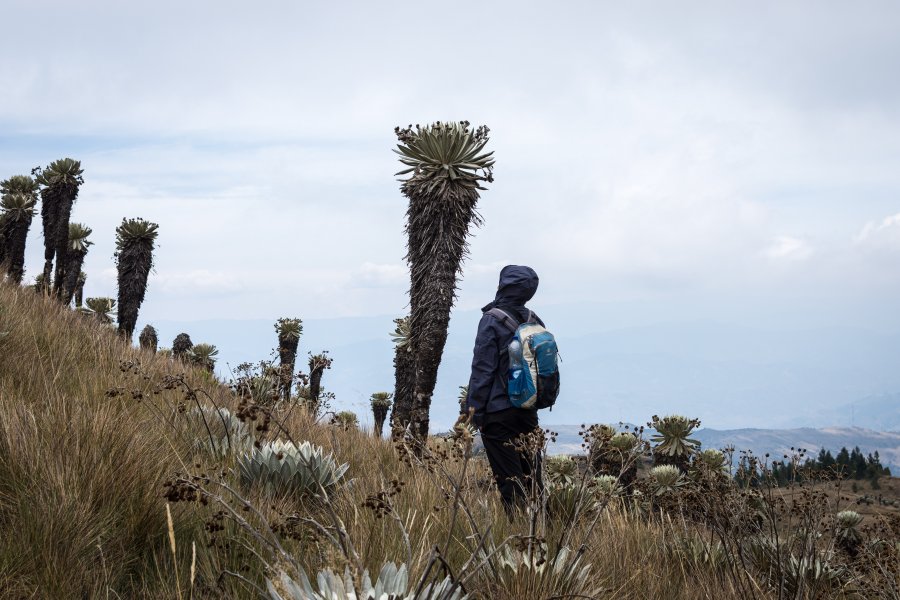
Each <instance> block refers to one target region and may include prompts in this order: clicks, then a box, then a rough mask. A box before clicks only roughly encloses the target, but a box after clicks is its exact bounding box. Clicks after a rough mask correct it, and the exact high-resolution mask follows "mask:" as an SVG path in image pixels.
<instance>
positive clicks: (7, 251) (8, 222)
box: [0, 210, 32, 284]
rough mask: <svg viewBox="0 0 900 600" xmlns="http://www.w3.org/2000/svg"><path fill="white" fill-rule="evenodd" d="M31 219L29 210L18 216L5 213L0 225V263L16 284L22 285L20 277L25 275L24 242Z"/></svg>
mask: <svg viewBox="0 0 900 600" xmlns="http://www.w3.org/2000/svg"><path fill="white" fill-rule="evenodd" d="M31 218H32V217H31V211H30V210H29V211H27V212H26V213H24V214H22V215H20V216H13V215H11V214H9V213H7V214H5V215H4V216H3V217H2V223H0V237H2V238H3V250H2V253H3V257H2V260H0V263H2V264H4V265H5V266H6V272H7V275H8V276H9V278H10V280H12V281H13V282H15V283H16V284H21V283H22V276H23V275H24V274H25V242H26V240H27V239H28V229H29V228H30V227H31Z"/></svg>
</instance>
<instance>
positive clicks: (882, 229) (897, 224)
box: [854, 213, 900, 247]
mask: <svg viewBox="0 0 900 600" xmlns="http://www.w3.org/2000/svg"><path fill="white" fill-rule="evenodd" d="M854 242H856V243H857V244H860V245H881V246H884V245H897V246H898V247H900V213H897V214H895V215H890V216H887V217H885V218H883V219H881V220H880V221H869V222H868V223H866V224H865V225H864V226H863V228H862V229H861V230H860V232H859V233H858V234H856V236H855V238H854Z"/></svg>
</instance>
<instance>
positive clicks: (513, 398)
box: [489, 308, 559, 410]
mask: <svg viewBox="0 0 900 600" xmlns="http://www.w3.org/2000/svg"><path fill="white" fill-rule="evenodd" d="M489 313H490V314H492V315H493V316H494V317H496V318H497V319H499V320H500V321H501V322H502V323H503V324H504V325H506V327H507V328H509V330H510V331H512V332H513V334H514V335H513V339H512V341H511V342H510V343H509V347H508V348H504V350H503V351H504V352H508V353H509V372H508V374H507V378H506V390H507V393H508V394H509V401H510V403H511V404H512V405H513V406H515V407H517V408H532V409H535V410H537V409H541V408H551V409H552V407H553V405H554V404H555V403H556V398H557V396H559V362H558V361H559V349H558V348H557V346H556V338H554V337H553V334H552V333H550V332H549V331H547V330H546V329H545V328H544V327H543V326H542V325H541V324H540V323H538V322H537V321H536V320H535V318H534V316H535V315H534V313H533V312H531V311H529V313H528V321H527V322H525V323H521V324H520V323H519V322H518V321H517V320H516V319H514V318H513V317H512V316H511V315H509V314H508V313H507V312H506V311H504V310H502V309H499V308H492V309H491V310H490V311H489Z"/></svg>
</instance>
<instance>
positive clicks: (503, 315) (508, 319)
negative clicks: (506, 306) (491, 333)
mask: <svg viewBox="0 0 900 600" xmlns="http://www.w3.org/2000/svg"><path fill="white" fill-rule="evenodd" d="M488 314H489V315H493V316H494V317H495V318H496V319H497V320H499V321H500V322H501V323H503V324H504V325H506V328H507V329H509V330H510V331H512V332H515V331H516V330H517V329H518V328H519V322H518V321H517V320H516V319H514V318H513V316H512V315H511V314H509V313H508V312H506V311H505V310H503V309H502V308H492V309H491V310H489V311H488ZM528 318H529V320H530V319H531V311H528Z"/></svg>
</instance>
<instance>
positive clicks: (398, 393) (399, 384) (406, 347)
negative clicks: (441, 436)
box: [391, 317, 416, 434]
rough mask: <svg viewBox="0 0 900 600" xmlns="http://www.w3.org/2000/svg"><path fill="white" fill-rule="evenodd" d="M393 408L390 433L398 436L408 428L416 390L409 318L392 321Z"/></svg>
mask: <svg viewBox="0 0 900 600" xmlns="http://www.w3.org/2000/svg"><path fill="white" fill-rule="evenodd" d="M394 324H395V325H396V326H397V327H396V329H394V332H393V333H392V334H391V337H392V338H393V340H394V408H393V410H392V411H391V431H392V432H394V433H395V434H399V433H400V432H402V431H405V430H406V428H407V427H409V419H410V415H411V414H412V407H413V394H414V393H415V388H416V364H415V357H414V356H413V353H412V347H411V346H410V342H409V317H404V318H402V319H394Z"/></svg>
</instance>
